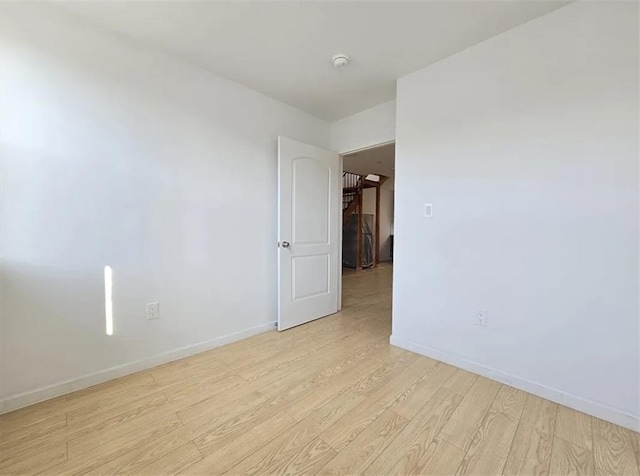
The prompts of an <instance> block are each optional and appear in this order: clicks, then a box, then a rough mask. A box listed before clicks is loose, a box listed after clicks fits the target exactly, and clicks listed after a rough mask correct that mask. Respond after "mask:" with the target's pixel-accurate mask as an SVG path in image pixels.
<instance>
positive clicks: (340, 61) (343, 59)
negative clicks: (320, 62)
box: [332, 53, 351, 69]
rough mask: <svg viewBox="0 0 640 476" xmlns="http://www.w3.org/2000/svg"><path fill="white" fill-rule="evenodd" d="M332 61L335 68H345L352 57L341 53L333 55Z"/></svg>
mask: <svg viewBox="0 0 640 476" xmlns="http://www.w3.org/2000/svg"><path fill="white" fill-rule="evenodd" d="M332 61H333V66H334V68H336V69H344V68H346V67H347V65H348V64H349V61H351V58H349V55H348V54H346V53H339V54H337V55H333V58H332Z"/></svg>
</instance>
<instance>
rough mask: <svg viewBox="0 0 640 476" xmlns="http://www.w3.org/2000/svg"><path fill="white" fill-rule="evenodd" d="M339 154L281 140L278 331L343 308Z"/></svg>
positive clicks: (279, 168) (289, 140) (279, 166)
mask: <svg viewBox="0 0 640 476" xmlns="http://www.w3.org/2000/svg"><path fill="white" fill-rule="evenodd" d="M339 167H340V162H339V157H338V154H336V153H334V152H330V151H327V150H324V149H320V148H317V147H314V146H310V145H307V144H303V143H301V142H297V141H294V140H291V139H287V138H286V137H279V138H278V329H279V330H284V329H288V328H290V327H293V326H297V325H300V324H304V323H305V322H309V321H311V320H314V319H318V318H320V317H324V316H327V315H329V314H333V313H335V312H337V310H338V280H339V277H340V274H339V273H340V268H339V265H340V261H339V254H338V251H339V242H338V240H339V232H340V230H339V229H338V226H339V224H340V223H341V222H340V219H339V214H340V193H341V190H340V187H341V184H340V180H339V178H340V170H339Z"/></svg>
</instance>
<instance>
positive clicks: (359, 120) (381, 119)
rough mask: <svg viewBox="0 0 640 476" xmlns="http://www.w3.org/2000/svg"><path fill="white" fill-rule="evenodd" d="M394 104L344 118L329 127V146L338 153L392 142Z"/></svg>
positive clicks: (394, 129) (376, 107) (383, 104)
mask: <svg viewBox="0 0 640 476" xmlns="http://www.w3.org/2000/svg"><path fill="white" fill-rule="evenodd" d="M395 138H396V102H395V100H394V101H389V102H385V103H382V104H379V105H377V106H374V107H372V108H369V109H366V110H364V111H362V112H359V113H357V114H354V115H352V116H349V117H345V118H344V119H341V120H339V121H336V122H334V123H333V124H332V125H331V145H332V147H333V150H336V151H338V152H340V153H345V152H352V151H354V150H359V149H363V148H366V147H371V146H374V145H379V144H384V143H386V142H391V141H394V140H395Z"/></svg>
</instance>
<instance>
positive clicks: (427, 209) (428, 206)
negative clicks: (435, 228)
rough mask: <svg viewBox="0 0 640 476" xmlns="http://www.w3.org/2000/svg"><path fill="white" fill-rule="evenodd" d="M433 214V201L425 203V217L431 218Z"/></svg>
mask: <svg viewBox="0 0 640 476" xmlns="http://www.w3.org/2000/svg"><path fill="white" fill-rule="evenodd" d="M432 216H433V203H425V204H424V217H425V218H431V217H432Z"/></svg>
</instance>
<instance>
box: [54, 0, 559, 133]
mask: <svg viewBox="0 0 640 476" xmlns="http://www.w3.org/2000/svg"><path fill="white" fill-rule="evenodd" d="M567 3H569V2H568V1H543V0H497V1H489V0H472V1H458V0H446V1H445V0H443V1H409V2H397V1H386V2H370V1H352V2H329V1H321V2H270V1H258V2H241V1H240V2H239V1H233V2H231V1H226V2H221V1H206V0H201V1H181V0H176V1H87V2H80V1H78V2H54V3H53V4H54V5H56V6H60V7H62V8H64V9H66V10H67V11H69V12H70V13H72V14H74V15H76V16H78V17H82V18H84V19H85V20H88V21H90V22H92V23H94V24H97V25H100V26H102V27H104V28H107V29H109V30H112V31H114V32H116V33H120V34H122V35H125V36H127V37H129V38H131V39H135V40H137V41H140V42H142V43H144V44H145V45H146V46H149V47H152V48H156V49H162V50H164V51H166V52H169V53H171V54H174V55H176V56H179V57H181V58H182V59H184V60H187V61H190V62H192V63H195V64H198V65H200V66H202V67H204V68H206V69H208V70H210V71H213V72H215V73H217V74H219V75H221V76H224V77H226V78H228V79H232V80H235V81H238V82H240V83H243V84H245V85H246V86H249V87H250V88H252V89H255V90H257V91H260V92H262V93H264V94H266V95H269V96H271V97H273V98H276V99H279V100H281V101H283V102H285V103H288V104H290V105H292V106H295V107H297V108H299V109H302V110H304V111H307V112H309V113H311V114H313V115H316V116H318V117H321V118H324V119H327V120H330V121H333V120H337V119H340V118H342V117H346V116H349V115H351V114H353V113H356V112H359V111H361V110H363V109H366V108H368V107H371V106H374V105H376V104H379V103H382V102H384V101H388V100H391V99H393V98H394V97H395V80H396V79H397V78H398V77H401V76H403V75H405V74H407V73H410V72H412V71H415V70H418V69H420V68H422V67H424V66H426V65H428V64H430V63H433V62H435V61H437V60H439V59H441V58H444V57H446V56H448V55H451V54H453V53H455V52H457V51H460V50H463V49H465V48H467V47H469V46H471V45H474V44H476V43H479V42H481V41H483V40H485V39H487V38H490V37H492V36H495V35H497V34H499V33H501V32H503V31H506V30H508V29H510V28H513V27H514V26H517V25H519V24H521V23H524V22H527V21H529V20H531V19H533V18H536V17H538V16H540V15H543V14H545V13H547V12H549V11H551V10H554V9H556V8H559V7H560V6H563V5H565V4H567ZM341 52H346V53H348V54H350V55H351V57H352V64H351V65H350V66H349V67H348V68H347V69H345V70H342V71H338V70H335V69H334V68H333V66H332V64H331V57H332V56H333V55H334V54H335V53H341Z"/></svg>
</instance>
